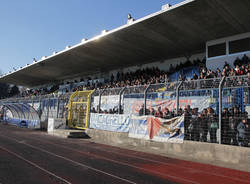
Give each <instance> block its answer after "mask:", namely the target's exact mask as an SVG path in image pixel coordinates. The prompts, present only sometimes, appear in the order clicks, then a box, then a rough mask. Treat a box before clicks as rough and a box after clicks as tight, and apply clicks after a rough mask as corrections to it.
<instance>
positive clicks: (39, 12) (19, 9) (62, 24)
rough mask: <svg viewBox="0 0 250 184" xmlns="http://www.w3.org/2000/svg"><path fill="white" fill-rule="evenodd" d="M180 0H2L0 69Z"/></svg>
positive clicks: (14, 65)
mask: <svg viewBox="0 0 250 184" xmlns="http://www.w3.org/2000/svg"><path fill="white" fill-rule="evenodd" d="M181 1H182V0H99V1H96V0H1V1H0V2H1V4H0V71H2V73H7V72H8V71H10V70H13V67H14V68H19V67H20V66H24V65H26V64H27V63H32V59H33V58H36V59H37V60H39V59H40V58H41V57H42V56H49V55H51V54H52V53H53V51H60V50H63V49H64V48H65V47H66V45H75V44H77V43H79V42H80V41H81V40H82V38H91V37H93V36H96V35H98V34H100V32H101V31H102V30H104V29H106V30H111V29H114V28H116V27H118V26H121V25H123V24H125V23H126V20H127V14H128V13H131V14H132V16H133V17H134V18H135V19H138V18H141V17H144V16H146V15H148V14H151V13H154V12H156V11H159V10H160V9H161V6H162V5H163V4H166V3H170V4H176V3H179V2H181Z"/></svg>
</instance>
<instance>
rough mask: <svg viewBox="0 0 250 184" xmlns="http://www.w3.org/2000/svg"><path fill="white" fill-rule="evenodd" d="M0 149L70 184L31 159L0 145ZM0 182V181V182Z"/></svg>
mask: <svg viewBox="0 0 250 184" xmlns="http://www.w3.org/2000/svg"><path fill="white" fill-rule="evenodd" d="M0 149H1V150H3V151H6V152H7V153H9V154H11V155H14V156H15V157H17V158H19V159H20V160H23V161H25V162H27V163H28V164H30V165H32V166H33V167H36V168H38V169H40V170H41V171H43V172H45V173H47V174H49V175H51V176H54V177H55V178H57V179H59V180H61V181H63V182H64V183H67V184H71V182H69V181H67V180H65V179H64V178H62V177H60V176H57V175H56V174H54V173H52V172H50V171H48V170H46V169H44V168H42V167H40V166H39V165H37V164H35V163H33V162H31V161H29V160H27V159H25V158H24V157H22V156H20V155H18V154H16V153H14V152H12V151H10V150H8V149H7V148H4V147H2V146H0ZM0 184H1V182H0Z"/></svg>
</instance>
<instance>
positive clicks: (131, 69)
mask: <svg viewBox="0 0 250 184" xmlns="http://www.w3.org/2000/svg"><path fill="white" fill-rule="evenodd" d="M205 57H206V53H205V51H204V53H200V54H195V55H192V56H191V57H190V58H189V60H190V61H193V60H196V59H200V60H203V59H204V58H205ZM186 61H187V58H185V57H179V58H174V59H167V60H163V61H156V62H153V63H149V64H144V65H140V66H133V67H128V68H123V69H120V70H119V69H118V70H113V71H110V72H109V78H110V77H111V75H112V74H113V75H114V76H115V77H116V74H117V73H118V72H120V73H121V72H123V73H126V72H134V71H136V70H138V69H143V68H152V67H158V68H159V69H160V70H164V71H168V70H169V68H170V65H172V66H173V67H175V66H176V65H178V64H180V63H185V62H186Z"/></svg>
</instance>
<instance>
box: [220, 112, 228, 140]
mask: <svg viewBox="0 0 250 184" xmlns="http://www.w3.org/2000/svg"><path fill="white" fill-rule="evenodd" d="M229 117H230V112H229V111H228V109H227V108H224V109H223V112H222V121H221V142H222V144H230V137H229V133H230V126H229Z"/></svg>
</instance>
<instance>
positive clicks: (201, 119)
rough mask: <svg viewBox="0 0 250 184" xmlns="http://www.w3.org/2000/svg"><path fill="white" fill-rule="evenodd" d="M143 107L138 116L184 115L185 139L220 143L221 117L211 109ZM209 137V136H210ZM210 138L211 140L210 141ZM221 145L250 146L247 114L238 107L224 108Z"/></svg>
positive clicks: (170, 116) (249, 125) (162, 116)
mask: <svg viewBox="0 0 250 184" xmlns="http://www.w3.org/2000/svg"><path fill="white" fill-rule="evenodd" d="M144 111H145V109H144V105H142V106H141V108H140V110H139V113H138V115H139V116H143V115H152V116H155V117H158V118H162V119H171V118H174V117H178V116H181V115H183V114H184V139H185V140H192V141H201V142H211V143H217V142H219V137H218V136H217V135H218V134H217V130H218V129H219V117H218V115H217V114H216V113H215V110H214V109H213V108H211V107H208V108H206V109H203V110H202V111H201V112H200V113H199V108H191V107H190V106H189V105H188V106H187V107H186V108H184V109H181V108H180V109H179V110H178V111H177V110H176V109H175V110H173V111H170V110H169V109H168V108H165V109H164V110H162V109H161V107H158V108H157V109H155V108H151V109H146V113H144ZM208 135H209V136H208ZM208 138H209V139H208ZM221 143H222V144H228V145H239V146H246V147H248V146H250V145H249V143H250V122H249V119H248V113H247V112H241V111H240V109H239V108H238V107H236V106H235V107H233V108H231V109H227V108H224V109H223V113H222V123H221Z"/></svg>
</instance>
